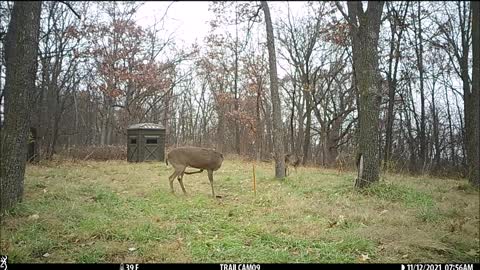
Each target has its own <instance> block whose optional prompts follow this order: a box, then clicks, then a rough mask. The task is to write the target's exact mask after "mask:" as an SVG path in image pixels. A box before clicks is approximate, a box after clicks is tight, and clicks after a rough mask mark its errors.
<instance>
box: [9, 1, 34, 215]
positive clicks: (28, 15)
mask: <svg viewBox="0 0 480 270" xmlns="http://www.w3.org/2000/svg"><path fill="white" fill-rule="evenodd" d="M41 5H42V2H15V3H14V5H13V10H12V17H11V20H10V24H9V27H8V32H7V36H6V42H5V52H6V53H5V60H6V80H5V125H4V126H3V127H2V132H1V133H2V135H1V138H2V141H1V142H2V144H1V150H0V151H1V157H2V162H1V164H0V175H1V176H0V187H1V189H0V212H3V211H5V210H8V209H10V208H11V207H13V206H14V205H15V204H16V203H17V202H21V201H22V197H23V183H24V175H25V163H26V161H27V136H28V132H29V126H30V110H31V108H32V106H33V97H34V93H35V76H36V73H37V55H38V40H39V29H40V11H41Z"/></svg>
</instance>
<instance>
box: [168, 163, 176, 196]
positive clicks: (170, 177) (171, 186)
mask: <svg viewBox="0 0 480 270" xmlns="http://www.w3.org/2000/svg"><path fill="white" fill-rule="evenodd" d="M177 174H178V171H177V169H175V171H174V172H173V173H172V175H170V176H169V177H168V180H169V182H170V191H171V192H172V193H175V190H174V189H173V181H174V180H175V177H176V176H177Z"/></svg>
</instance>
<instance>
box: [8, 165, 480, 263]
mask: <svg viewBox="0 0 480 270" xmlns="http://www.w3.org/2000/svg"><path fill="white" fill-rule="evenodd" d="M273 170H274V169H273V164H269V163H260V164H257V166H256V172H257V173H256V176H257V192H256V195H255V194H254V192H253V190H252V179H251V177H252V163H251V162H245V161H242V160H240V159H228V158H227V159H226V160H225V162H224V164H223V166H222V168H221V169H220V170H219V171H218V172H216V173H215V174H214V179H215V182H214V185H215V191H216V193H217V194H218V195H222V198H220V199H218V200H214V199H212V198H211V197H210V194H211V190H210V184H209V181H208V178H207V175H206V173H203V174H195V175H186V176H185V178H184V183H185V187H186V189H187V192H188V193H189V194H188V195H186V196H185V195H183V193H182V192H181V189H180V186H179V184H178V182H177V181H176V182H175V184H174V187H175V190H176V194H171V193H170V192H169V184H168V180H167V179H168V176H169V175H170V174H171V172H172V169H171V167H167V166H166V165H165V164H164V163H139V164H134V163H127V162H123V161H109V162H89V161H88V162H77V163H72V162H67V161H54V162H50V163H43V164H40V165H29V166H28V167H27V172H26V180H25V197H24V201H23V203H20V204H18V205H17V206H16V207H15V208H14V209H12V210H11V211H9V212H8V213H7V214H5V215H4V216H2V219H1V245H0V253H1V254H8V255H9V261H11V262H24V263H35V262H46V263H49V262H83V263H91V262H117V263H118V262H139V263H141V262H160V263H161V262H198V263H200V262H202V263H203V262H214V263H215V262H216V263H219V262H259V263H281V262H304V263H314V262H322V263H351V262H353V263H359V262H365V261H364V260H362V259H361V258H362V256H363V257H364V258H365V255H368V258H369V260H367V261H366V262H479V244H480V243H479V227H480V220H479V214H478V213H479V193H478V190H475V189H473V188H471V187H469V185H468V184H467V182H466V181H464V180H448V179H441V180H440V179H433V178H428V177H407V176H402V175H384V176H383V177H382V181H381V182H380V183H378V184H377V185H374V186H372V187H370V188H368V189H366V190H363V191H356V190H354V189H353V181H354V178H355V176H354V174H353V173H348V172H347V173H339V172H337V171H335V170H326V169H319V168H298V171H297V172H293V171H292V173H291V175H290V176H289V177H287V178H286V179H284V180H283V181H280V180H275V179H274V178H273Z"/></svg>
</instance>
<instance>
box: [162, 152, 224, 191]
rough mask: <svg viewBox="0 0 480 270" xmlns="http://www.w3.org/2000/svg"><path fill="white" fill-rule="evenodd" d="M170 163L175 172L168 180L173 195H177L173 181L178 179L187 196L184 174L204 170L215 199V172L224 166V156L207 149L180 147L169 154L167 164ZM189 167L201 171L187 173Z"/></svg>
mask: <svg viewBox="0 0 480 270" xmlns="http://www.w3.org/2000/svg"><path fill="white" fill-rule="evenodd" d="M168 162H170V164H171V165H172V166H173V168H174V169H175V171H174V172H173V173H172V175H170V177H169V178H168V180H169V181H170V189H171V192H172V193H175V191H174V189H173V181H175V177H177V179H178V182H179V183H180V186H181V188H182V190H183V193H184V194H187V191H186V190H185V187H184V186H183V174H195V173H201V172H203V170H207V171H208V179H209V180H210V186H211V187H212V196H213V198H215V191H214V189H213V172H214V171H216V170H218V169H219V168H220V167H221V166H222V162H223V155H222V153H220V152H217V151H215V150H212V149H206V148H201V147H178V148H175V149H173V150H171V151H170V152H169V153H168V154H167V158H166V159H165V163H166V164H167V165H168ZM187 167H192V168H196V169H200V170H199V171H196V172H186V171H185V169H186V168H187Z"/></svg>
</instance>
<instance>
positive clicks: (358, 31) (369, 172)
mask: <svg viewBox="0 0 480 270" xmlns="http://www.w3.org/2000/svg"><path fill="white" fill-rule="evenodd" d="M347 4H348V13H349V19H350V27H351V37H352V43H353V48H352V49H353V50H352V51H353V65H354V67H355V81H356V85H357V89H358V95H359V100H358V101H359V138H358V144H359V145H358V155H357V165H358V169H359V170H358V178H357V180H356V182H355V187H357V188H363V187H366V186H368V185H370V184H371V183H373V182H377V181H378V180H379V164H378V161H379V159H378V122H379V108H380V93H379V92H380V89H379V88H380V84H379V79H380V74H379V70H378V54H377V47H378V36H379V32H380V23H381V15H382V9H383V5H384V2H373V1H370V2H368V9H367V11H365V12H364V11H363V8H362V5H361V3H359V2H355V3H354V2H348V3H347ZM357 17H358V20H357Z"/></svg>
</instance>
